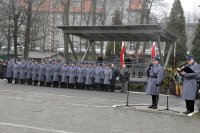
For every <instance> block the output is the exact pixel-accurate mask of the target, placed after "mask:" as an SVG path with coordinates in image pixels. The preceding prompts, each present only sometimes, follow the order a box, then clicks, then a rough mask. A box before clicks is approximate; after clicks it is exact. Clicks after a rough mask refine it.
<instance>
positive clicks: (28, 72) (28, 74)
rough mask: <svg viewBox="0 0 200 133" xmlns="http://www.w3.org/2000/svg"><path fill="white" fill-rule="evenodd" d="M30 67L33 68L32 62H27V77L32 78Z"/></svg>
mask: <svg viewBox="0 0 200 133" xmlns="http://www.w3.org/2000/svg"><path fill="white" fill-rule="evenodd" d="M32 69H33V64H32V63H29V64H27V67H26V74H27V75H26V78H27V79H32Z"/></svg>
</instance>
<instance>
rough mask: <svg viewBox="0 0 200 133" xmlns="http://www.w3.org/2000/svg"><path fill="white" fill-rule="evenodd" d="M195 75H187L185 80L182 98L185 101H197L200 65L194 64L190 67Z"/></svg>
mask: <svg viewBox="0 0 200 133" xmlns="http://www.w3.org/2000/svg"><path fill="white" fill-rule="evenodd" d="M189 67H190V68H191V69H192V70H193V71H194V73H186V74H185V75H184V76H183V78H184V81H183V93H182V97H183V99H185V100H195V99H196V93H197V78H198V76H199V74H200V65H199V64H197V63H194V64H192V65H189Z"/></svg>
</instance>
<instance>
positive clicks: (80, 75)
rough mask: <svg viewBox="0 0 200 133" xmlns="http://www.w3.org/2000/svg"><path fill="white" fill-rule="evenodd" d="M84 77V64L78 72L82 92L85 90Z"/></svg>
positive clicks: (78, 81)
mask: <svg viewBox="0 0 200 133" xmlns="http://www.w3.org/2000/svg"><path fill="white" fill-rule="evenodd" d="M84 75H85V68H84V67H83V64H82V63H81V64H80V66H79V68H78V71H77V77H78V79H77V83H78V89H82V90H83V89H84V82H85V79H84Z"/></svg>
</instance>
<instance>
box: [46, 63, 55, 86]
mask: <svg viewBox="0 0 200 133" xmlns="http://www.w3.org/2000/svg"><path fill="white" fill-rule="evenodd" d="M45 75H46V87H51V84H52V81H53V66H52V62H51V61H49V63H48V64H47V65H46V69H45Z"/></svg>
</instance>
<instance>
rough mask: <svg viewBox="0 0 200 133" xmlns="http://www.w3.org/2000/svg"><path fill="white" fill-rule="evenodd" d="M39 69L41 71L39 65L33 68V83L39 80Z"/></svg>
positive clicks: (34, 65)
mask: <svg viewBox="0 0 200 133" xmlns="http://www.w3.org/2000/svg"><path fill="white" fill-rule="evenodd" d="M39 69H40V66H39V64H33V68H32V80H33V81H37V80H38V76H39Z"/></svg>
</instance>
